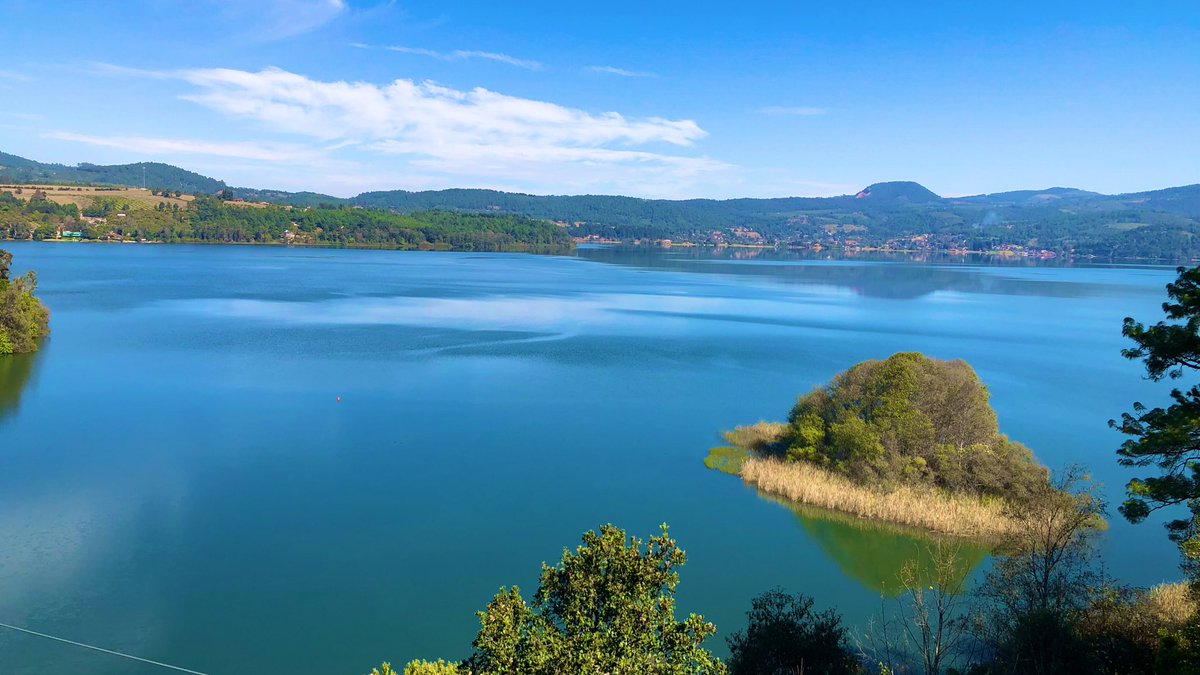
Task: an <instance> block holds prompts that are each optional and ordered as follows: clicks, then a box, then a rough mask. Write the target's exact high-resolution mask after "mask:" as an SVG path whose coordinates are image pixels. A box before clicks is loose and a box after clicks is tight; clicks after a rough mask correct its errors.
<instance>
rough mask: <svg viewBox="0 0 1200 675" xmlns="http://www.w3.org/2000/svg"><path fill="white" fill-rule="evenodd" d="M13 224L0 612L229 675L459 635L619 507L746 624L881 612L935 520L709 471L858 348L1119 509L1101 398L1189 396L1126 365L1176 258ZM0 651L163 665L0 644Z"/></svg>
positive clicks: (446, 645)
mask: <svg viewBox="0 0 1200 675" xmlns="http://www.w3.org/2000/svg"><path fill="white" fill-rule="evenodd" d="M5 248H7V249H9V250H11V251H12V252H13V253H14V258H15V260H14V261H15V263H16V267H17V270H16V271H18V272H20V271H23V270H24V269H28V268H33V269H36V270H37V271H38V274H39V280H40V295H41V297H42V298H43V300H44V302H45V303H46V304H47V306H48V307H49V308H50V309H51V311H52V319H51V322H52V323H51V325H52V330H53V335H52V337H51V338H50V340H49V341H48V342H47V343H46V344H45V346H44V348H43V350H42V351H41V352H39V353H38V354H36V355H33V356H27V357H18V359H16V360H9V361H5V362H3V363H0V542H2V543H0V622H5V623H13V624H17V625H22V626H26V627H28V628H31V629H34V630H39V631H43V632H48V633H54V634H57V635H62V636H64V637H68V638H71V639H74V640H79V641H83V642H88V643H92V644H97V645H100V646H104V647H107V648H110V649H117V650H120V651H125V652H129V653H133V654H137V655H139V656H143V657H146V658H150V659H155V660H161V661H167V662H170V663H176V664H179V665H182V666H185V667H188V668H192V669H195V670H200V671H204V672H207V673H213V674H214V675H215V674H217V673H252V672H273V671H277V670H278V671H283V672H302V673H349V674H357V673H362V672H367V671H369V670H370V667H371V665H372V664H373V663H376V662H378V661H381V660H384V659H390V660H393V661H399V662H403V661H405V660H408V659H411V658H417V657H424V658H436V657H442V658H448V659H457V658H461V657H463V656H465V655H466V653H467V651H468V650H469V646H470V641H471V639H472V637H473V636H474V632H475V629H476V626H477V624H476V620H475V618H474V616H473V612H475V611H476V610H478V609H481V608H482V607H483V606H484V604H485V603H486V602H487V601H488V600H489V599H490V597H491V596H492V594H494V593H495V591H496V590H497V589H498V588H499V587H500V586H501V585H508V584H514V583H515V584H520V585H521V586H522V587H523V588H524V589H526V590H527V591H532V590H533V588H534V587H535V586H536V579H537V572H538V565H539V563H540V562H541V561H543V560H545V561H553V560H556V559H557V558H558V557H559V555H560V553H561V551H562V548H563V547H564V546H571V547H573V546H574V545H575V544H576V543H577V542H578V540H579V535H580V533H581V532H583V531H584V530H586V529H589V528H594V527H597V526H598V525H599V524H601V523H605V522H613V523H615V524H617V525H618V526H620V527H623V528H626V529H628V530H629V531H631V532H632V533H636V534H638V535H640V536H649V535H651V534H654V533H656V532H657V526H658V524H659V523H662V522H664V521H666V522H668V523H669V524H670V525H671V532H672V534H673V536H675V537H676V538H677V539H678V540H679V541H680V543H681V545H682V547H683V548H684V549H685V550H686V551H687V552H688V556H689V562H688V564H687V566H686V567H684V568H683V570H682V583H681V585H680V606H681V609H682V610H684V611H698V612H702V613H704V614H705V615H706V616H707V617H708V618H710V619H711V620H713V621H715V622H716V623H717V625H718V628H719V629H720V631H721V633H722V634H726V633H728V632H731V631H733V630H736V629H738V628H740V627H741V626H742V625H743V621H744V612H745V610H746V609H747V608H748V606H749V601H750V598H751V597H752V596H754V595H755V594H757V593H759V592H761V591H763V590H766V589H767V588H770V587H772V586H777V585H778V586H784V587H786V588H788V589H791V590H796V591H803V592H806V593H808V594H810V595H812V596H814V597H815V598H816V600H817V603H818V604H819V605H821V606H837V607H839V608H840V609H841V610H842V611H843V612H844V613H845V614H846V615H847V617H848V619H850V621H851V622H852V623H855V624H862V623H864V622H865V619H866V617H867V616H868V615H869V614H870V613H871V612H872V611H874V610H875V609H877V608H878V606H879V593H880V590H881V588H883V587H887V586H888V585H889V584H892V583H893V582H894V580H893V579H889V578H888V577H889V576H890V575H892V574H894V572H892V571H891V568H892V567H894V566H895V565H896V564H898V563H897V562H896V560H897V559H898V558H897V556H896V555H895V554H896V552H897V550H900V549H903V548H905V547H911V548H913V550H914V551H917V550H918V549H919V548H920V547H921V546H922V544H921V542H920V540H919V539H916V538H913V537H911V536H905V535H899V534H896V533H893V532H882V533H873V532H872V530H871V529H870V528H861V527H857V526H856V525H855V524H854V523H847V522H845V521H844V520H838V519H823V518H821V517H820V516H817V515H811V514H809V513H807V512H794V511H793V510H791V509H788V508H786V507H784V506H781V505H780V504H777V503H775V502H773V501H771V500H769V499H764V498H761V497H759V496H758V495H757V494H756V493H755V492H754V491H753V490H752V489H749V488H747V487H745V486H743V485H742V484H741V483H740V481H738V480H736V479H734V478H732V477H730V476H726V475H723V474H720V473H719V472H716V471H710V470H707V469H705V467H704V466H703V464H702V459H703V457H704V456H705V453H706V451H707V449H708V448H709V447H710V446H713V445H716V444H717V443H718V442H719V441H718V438H717V432H718V431H720V430H721V429H726V428H729V427H731V426H734V425H736V424H742V423H746V422H753V421H756V420H758V419H782V418H783V417H784V416H785V415H786V413H787V410H788V408H789V407H790V405H791V403H792V402H793V400H794V398H795V396H796V395H797V394H799V393H802V392H803V391H805V390H807V389H809V388H810V387H812V386H814V385H817V384H820V383H823V382H825V381H827V380H828V379H829V378H830V377H832V376H833V375H834V374H836V373H837V372H839V371H841V370H843V369H845V368H847V367H849V366H850V365H853V364H854V363H856V362H858V361H861V360H863V359H867V358H882V357H886V356H888V355H890V354H892V353H893V352H896V351H909V350H916V351H922V352H925V353H926V354H929V355H931V356H935V357H939V358H963V359H966V360H967V361H968V362H970V363H971V364H972V365H973V366H974V367H975V368H976V370H977V371H978V373H979V375H980V377H981V378H982V379H983V381H984V382H985V383H986V384H987V385H988V386H989V388H990V390H991V392H992V403H993V405H994V406H995V408H996V410H997V411H998V414H999V418H1000V426H1001V430H1002V431H1004V432H1006V433H1008V434H1009V435H1010V436H1011V437H1013V438H1014V439H1016V440H1019V441H1021V442H1023V443H1026V444H1027V445H1029V446H1030V447H1031V448H1033V450H1034V452H1035V453H1036V454H1037V455H1038V456H1039V458H1041V459H1042V461H1044V462H1045V463H1047V464H1049V465H1051V466H1052V467H1060V466H1063V465H1065V464H1066V463H1069V462H1085V463H1086V464H1087V465H1088V466H1089V467H1090V468H1091V470H1092V473H1093V475H1094V476H1095V477H1096V478H1097V479H1098V480H1100V481H1102V482H1104V483H1105V485H1106V490H1107V493H1108V494H1109V495H1110V498H1111V499H1112V501H1113V502H1114V503H1116V502H1117V501H1118V500H1119V496H1120V494H1121V486H1122V485H1123V484H1124V482H1125V481H1126V480H1127V479H1128V478H1129V477H1130V475H1132V474H1131V473H1130V472H1128V471H1126V470H1124V469H1121V468H1119V467H1117V466H1116V461H1115V455H1114V448H1115V447H1116V446H1117V445H1118V444H1119V442H1120V440H1121V439H1120V437H1119V435H1117V434H1115V433H1114V432H1112V431H1110V430H1109V429H1108V428H1107V426H1106V424H1105V422H1106V421H1107V420H1108V419H1109V418H1110V417H1115V416H1117V415H1119V414H1120V413H1121V412H1122V411H1124V410H1126V409H1127V408H1128V407H1129V404H1130V403H1131V402H1132V401H1134V400H1139V399H1140V400H1144V401H1146V402H1148V403H1152V402H1159V401H1162V400H1163V399H1164V398H1165V395H1166V389H1167V386H1166V385H1155V384H1151V383H1147V382H1145V381H1143V380H1142V379H1141V377H1140V371H1139V369H1138V365H1137V364H1135V363H1130V362H1127V361H1125V360H1124V359H1123V358H1121V356H1120V354H1119V350H1120V349H1121V348H1122V347H1123V346H1125V344H1124V341H1123V338H1122V337H1121V335H1120V323H1121V319H1122V318H1123V317H1124V316H1126V315H1134V316H1137V317H1140V318H1145V319H1151V320H1153V319H1156V318H1157V316H1158V314H1159V310H1158V306H1159V304H1160V303H1161V302H1162V300H1163V296H1164V291H1163V286H1164V284H1166V283H1167V282H1168V281H1169V280H1171V279H1172V278H1173V277H1174V272H1173V270H1172V269H1170V268H1165V267H1150V266H1141V267H1138V266H1124V267H1122V266H1074V267H1071V266H1061V265H1052V264H1051V265H1035V264H1012V263H1005V264H992V263H985V262H979V263H973V262H972V261H970V260H965V261H963V260H949V259H948V260H944V261H935V262H897V261H874V260H832V261H828V260H812V259H803V258H795V257H789V256H786V255H774V254H770V253H762V252H755V251H724V252H714V251H711V250H674V251H650V250H634V251H629V250H616V249H605V248H582V249H580V250H579V251H578V252H577V254H576V255H575V256H573V257H539V256H527V255H505V254H463V253H416V252H413V253H399V252H378V251H352V250H293V249H286V248H273V247H272V248H266V247H263V248H258V247H196V246H115V245H114V246H102V245H50V244H33V243H5ZM338 397H340V399H341V400H340V401H339V400H338ZM1110 520H1111V523H1112V527H1111V529H1110V530H1109V532H1108V534H1107V538H1106V544H1105V549H1104V556H1105V562H1106V565H1107V567H1108V569H1109V571H1110V572H1112V573H1113V574H1115V575H1117V576H1119V577H1122V578H1123V579H1125V580H1126V581H1129V582H1132V583H1138V584H1150V583H1156V582H1159V581H1163V580H1170V579H1174V578H1175V577H1177V571H1176V554H1175V552H1174V550H1173V549H1172V547H1171V546H1170V544H1169V542H1167V541H1166V538H1165V536H1164V533H1163V532H1162V530H1161V528H1159V527H1157V526H1156V525H1155V524H1146V525H1142V526H1138V527H1132V526H1129V525H1127V524H1125V523H1124V522H1123V521H1121V520H1120V519H1119V516H1114V517H1113V518H1111V519H1110ZM900 558H903V556H900ZM885 590H886V589H885ZM713 647H714V648H716V649H718V650H722V651H723V646H722V645H720V644H717V643H716V642H714V644H713ZM0 664H2V667H0V670H2V671H3V672H5V673H14V674H21V675H24V674H33V673H39V674H40V673H45V672H51V671H64V672H70V671H75V672H86V673H96V674H100V675H135V674H139V673H148V672H154V670H153V669H152V668H149V667H148V666H145V665H138V664H133V663H131V662H125V661H122V660H119V659H115V658H113V657H110V656H105V655H102V654H96V653H90V652H86V651H81V650H78V649H76V648H72V647H69V646H66V645H62V644H56V643H52V642H48V641H41V640H39V639H38V638H33V637H30V636H27V635H21V634H13V633H3V632H0Z"/></svg>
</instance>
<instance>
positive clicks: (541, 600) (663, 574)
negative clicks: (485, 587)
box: [466, 525, 725, 675]
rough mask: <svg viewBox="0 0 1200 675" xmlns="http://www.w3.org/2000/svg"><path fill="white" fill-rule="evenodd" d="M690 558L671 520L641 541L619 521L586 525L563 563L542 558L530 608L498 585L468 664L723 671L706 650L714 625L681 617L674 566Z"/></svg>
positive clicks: (503, 669) (486, 670)
mask: <svg viewBox="0 0 1200 675" xmlns="http://www.w3.org/2000/svg"><path fill="white" fill-rule="evenodd" d="M685 560H686V556H685V555H684V552H683V551H682V550H680V549H679V547H678V546H676V544H675V540H673V539H671V538H670V537H669V536H667V528H666V526H665V525H664V526H663V528H662V534H661V535H659V536H657V537H651V538H650V540H649V541H648V542H646V545H645V547H644V548H643V545H642V542H641V541H640V540H639V539H637V538H627V537H626V536H625V532H624V531H623V530H621V529H618V528H616V527H614V526H612V525H605V526H603V527H601V528H600V532H599V533H596V532H591V531H589V532H587V533H586V534H584V535H583V544H582V545H580V546H579V547H577V548H576V549H575V551H574V552H570V551H564V552H563V556H562V560H561V561H560V562H559V564H558V565H557V566H553V567H552V566H549V565H545V564H543V565H542V576H541V584H540V586H539V588H538V591H537V593H536V594H535V595H534V600H533V605H532V606H530V605H528V604H526V602H525V600H524V599H523V598H522V597H521V593H520V591H519V590H518V589H517V588H515V587H514V588H512V589H501V591H500V593H499V594H498V595H497V596H496V597H495V598H494V599H493V600H492V601H491V602H490V603H489V604H488V606H487V608H486V609H485V610H484V611H482V612H480V613H479V623H480V630H479V635H478V637H476V638H475V642H474V647H475V652H474V654H473V655H472V656H471V658H470V659H469V660H468V661H467V663H466V666H467V669H468V670H469V671H470V672H472V673H475V674H477V675H484V674H487V675H541V674H545V675H552V674H557V673H595V674H597V675H599V674H600V673H653V674H656V675H684V674H685V673H686V674H694V675H708V674H718V673H724V672H725V667H724V665H723V664H722V663H721V662H720V661H719V660H718V659H716V658H715V657H714V656H713V655H712V654H710V653H709V652H708V651H706V650H705V649H704V648H703V647H702V645H703V643H704V641H705V640H706V639H708V638H709V637H711V636H712V635H713V634H715V633H716V630H717V629H716V627H715V626H714V625H713V624H711V623H709V622H707V621H705V620H704V618H703V617H700V616H696V615H694V614H693V615H690V616H688V617H687V618H686V619H684V620H683V621H676V620H675V587H676V586H677V585H678V583H679V573H678V572H676V571H675V568H677V567H679V566H680V565H683V564H684V562H685Z"/></svg>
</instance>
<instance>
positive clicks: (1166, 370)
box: [1109, 267, 1200, 581]
mask: <svg viewBox="0 0 1200 675" xmlns="http://www.w3.org/2000/svg"><path fill="white" fill-rule="evenodd" d="M1177 272H1178V274H1179V277H1178V278H1177V279H1176V280H1175V281H1174V282H1172V283H1170V284H1167V302H1164V303H1163V305H1162V309H1163V313H1164V314H1165V315H1166V318H1167V320H1166V321H1159V322H1158V323H1156V324H1154V325H1153V326H1149V327H1147V326H1145V325H1143V324H1141V323H1139V322H1138V321H1135V320H1134V319H1133V318H1126V319H1125V327H1124V330H1123V331H1122V332H1123V333H1124V334H1125V337H1127V338H1129V339H1131V340H1133V342H1134V345H1135V346H1134V347H1131V348H1129V349H1125V350H1123V351H1122V354H1124V355H1125V357H1126V358H1130V359H1141V360H1142V361H1143V362H1144V363H1145V365H1146V375H1147V376H1148V377H1149V378H1150V379H1152V380H1155V381H1159V380H1162V379H1163V378H1170V379H1179V378H1181V377H1183V376H1184V374H1185V373H1192V372H1194V371H1196V370H1198V369H1200V267H1195V268H1192V269H1186V268H1183V267H1180V268H1178V270H1177ZM1109 424H1110V425H1112V426H1113V427H1115V428H1117V429H1118V430H1120V431H1121V433H1124V434H1126V435H1127V436H1129V438H1128V439H1127V440H1126V441H1125V442H1124V443H1123V444H1122V445H1121V448H1120V450H1118V451H1117V454H1118V455H1119V456H1120V462H1121V464H1123V465H1125V466H1139V467H1144V466H1155V467H1158V469H1159V471H1160V474H1161V475H1158V476H1146V477H1143V478H1135V479H1134V480H1132V481H1130V482H1129V484H1128V486H1127V488H1128V492H1129V498H1128V499H1127V500H1126V501H1125V503H1124V504H1122V505H1121V513H1122V514H1124V515H1125V517H1126V518H1128V519H1129V520H1131V521H1133V522H1140V521H1142V520H1144V519H1145V518H1146V516H1148V515H1150V513H1151V512H1152V511H1155V510H1157V509H1160V508H1163V507H1166V506H1172V505H1176V504H1186V505H1187V506H1188V508H1189V509H1190V511H1191V517H1190V518H1180V519H1176V520H1173V521H1171V522H1170V523H1168V524H1167V527H1168V529H1169V531H1170V533H1171V537H1172V538H1173V539H1174V540H1175V541H1176V542H1178V543H1179V545H1180V549H1181V550H1182V552H1183V554H1184V559H1185V567H1186V569H1187V570H1188V572H1189V574H1190V576H1191V577H1192V579H1193V581H1200V386H1198V385H1193V386H1192V387H1190V388H1188V389H1180V388H1175V389H1172V390H1171V404H1170V405H1168V406H1167V407H1165V408H1162V407H1158V408H1148V407H1147V406H1145V405H1143V404H1141V403H1134V404H1133V411H1132V412H1128V413H1125V414H1123V415H1122V416H1121V419H1120V420H1119V421H1117V420H1111V421H1110V422H1109Z"/></svg>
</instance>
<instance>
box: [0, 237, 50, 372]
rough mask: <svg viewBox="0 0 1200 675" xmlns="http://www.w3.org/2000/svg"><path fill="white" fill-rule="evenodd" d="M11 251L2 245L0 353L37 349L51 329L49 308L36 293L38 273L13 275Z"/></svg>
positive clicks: (0, 256)
mask: <svg viewBox="0 0 1200 675" xmlns="http://www.w3.org/2000/svg"><path fill="white" fill-rule="evenodd" d="M11 264H12V254H11V253H9V252H8V251H5V250H3V249H0V355H3V354H22V353H25V352H33V351H37V348H38V340H40V339H41V338H43V337H45V336H46V335H48V334H49V333H50V312H49V310H47V309H46V307H45V306H44V305H42V303H41V302H40V301H39V300H38V299H37V298H36V297H34V295H33V293H34V291H35V290H36V289H37V275H35V274H34V273H33V272H26V273H25V274H24V275H22V276H19V277H17V278H15V279H13V278H11V270H10V265H11Z"/></svg>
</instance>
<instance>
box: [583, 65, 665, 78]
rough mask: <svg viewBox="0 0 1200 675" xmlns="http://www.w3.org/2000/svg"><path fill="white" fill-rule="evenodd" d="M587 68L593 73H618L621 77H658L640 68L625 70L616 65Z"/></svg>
mask: <svg viewBox="0 0 1200 675" xmlns="http://www.w3.org/2000/svg"><path fill="white" fill-rule="evenodd" d="M588 70H590V71H592V72H593V73H604V74H606V75H619V76H621V77H658V75H655V74H654V73H647V72H643V71H640V70H626V69H624V68H617V67H616V66H588Z"/></svg>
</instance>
